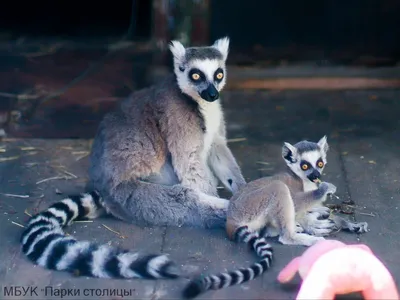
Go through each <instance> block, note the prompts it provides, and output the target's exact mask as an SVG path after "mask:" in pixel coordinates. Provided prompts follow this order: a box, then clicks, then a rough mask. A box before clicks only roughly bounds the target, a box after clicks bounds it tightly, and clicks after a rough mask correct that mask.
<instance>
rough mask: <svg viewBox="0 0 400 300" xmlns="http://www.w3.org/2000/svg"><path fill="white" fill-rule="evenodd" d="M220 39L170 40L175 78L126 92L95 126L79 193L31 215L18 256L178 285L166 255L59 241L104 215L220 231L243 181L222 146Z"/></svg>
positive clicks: (224, 45)
mask: <svg viewBox="0 0 400 300" xmlns="http://www.w3.org/2000/svg"><path fill="white" fill-rule="evenodd" d="M228 48H229V40H228V38H223V39H220V40H218V41H216V42H215V44H214V45H212V46H209V47H199V48H187V49H185V48H184V47H183V45H182V44H180V43H179V42H176V41H174V42H172V43H171V47H170V49H171V52H172V54H173V56H174V65H175V67H174V73H175V74H174V75H173V76H170V77H169V78H167V79H165V80H164V81H163V82H160V83H159V84H158V85H155V86H152V87H150V88H147V89H143V90H139V91H137V92H134V93H133V94H132V95H131V96H130V97H129V98H127V99H126V100H125V101H123V102H122V103H121V104H120V106H119V107H118V108H117V109H116V110H115V111H113V112H110V113H109V114H107V115H106V116H105V118H104V119H103V121H102V122H101V124H100V126H99V129H98V132H97V135H96V137H95V139H94V142H93V148H92V152H91V156H90V159H91V166H90V170H89V175H90V183H89V185H88V186H87V189H88V193H84V194H81V195H74V196H70V197H68V198H66V199H63V200H61V201H60V202H56V203H55V204H53V205H51V206H50V207H49V208H48V209H47V210H44V211H42V212H40V213H38V214H37V215H35V216H33V217H32V218H31V220H30V222H29V224H28V226H27V228H26V229H25V231H24V233H23V234H22V237H21V243H22V250H23V252H24V254H25V255H27V257H28V258H29V259H30V260H31V261H33V262H34V263H37V264H38V265H40V266H43V267H46V268H48V269H52V270H59V271H61V270H62V271H68V272H72V273H74V274H76V275H84V276H93V277H102V278H125V279H127V278H146V279H159V278H177V277H179V276H180V275H179V270H178V269H177V268H176V266H175V265H174V264H173V262H172V261H171V260H170V259H169V258H168V257H167V256H166V255H160V254H141V253H137V252H134V251H128V250H125V249H118V248H115V247H111V246H108V245H97V244H95V243H92V242H89V241H77V240H76V239H75V238H73V237H70V236H66V235H65V234H64V232H63V227H65V226H68V225H69V224H70V223H71V222H73V221H75V220H79V219H83V218H91V219H93V218H97V217H98V216H100V215H101V214H102V213H104V211H108V212H109V213H112V214H113V215H114V216H116V217H119V218H121V219H123V220H125V221H128V222H132V223H136V224H138V225H170V226H182V225H188V226H198V227H218V226H219V227H223V226H224V224H225V220H226V211H227V208H228V204H229V201H228V200H226V199H221V198H218V195H217V183H218V179H219V180H221V182H222V183H223V184H224V185H225V186H226V187H227V188H228V189H229V190H230V191H232V192H236V191H237V190H238V189H239V188H240V187H242V186H243V185H244V184H245V180H244V179H243V176H242V174H241V171H240V168H239V166H238V164H237V163H236V161H235V159H234V157H233V155H232V153H231V151H230V150H229V148H228V146H227V141H226V131H225V124H224V118H223V114H222V109H221V104H220V100H219V92H220V91H221V90H222V89H223V87H224V85H225V82H226V67H225V61H226V58H227V55H228Z"/></svg>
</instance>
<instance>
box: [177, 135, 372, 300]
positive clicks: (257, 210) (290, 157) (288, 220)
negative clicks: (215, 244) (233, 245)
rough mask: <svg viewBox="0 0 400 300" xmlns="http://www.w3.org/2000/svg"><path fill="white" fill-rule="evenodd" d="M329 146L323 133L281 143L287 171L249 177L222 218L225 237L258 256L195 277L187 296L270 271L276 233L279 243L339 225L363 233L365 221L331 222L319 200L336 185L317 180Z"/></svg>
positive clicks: (308, 240)
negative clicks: (233, 267) (245, 263)
mask: <svg viewBox="0 0 400 300" xmlns="http://www.w3.org/2000/svg"><path fill="white" fill-rule="evenodd" d="M328 149H329V146H328V142H327V139H326V136H324V137H323V138H322V139H320V140H319V141H318V143H314V142H309V141H301V142H298V143H297V144H295V145H294V146H293V145H291V144H289V143H284V145H283V148H282V157H283V159H284V160H285V162H286V164H287V170H286V171H285V172H282V173H278V174H277V175H274V176H271V177H264V178H260V179H257V180H254V181H251V182H249V183H248V184H247V185H245V186H244V187H243V188H242V189H241V190H239V191H238V192H237V193H235V194H234V195H233V196H232V198H231V202H232V203H231V205H230V207H229V209H228V214H227V222H226V231H227V234H228V237H229V238H230V239H231V240H237V241H241V242H245V243H247V244H248V245H249V246H250V247H251V248H252V249H254V250H255V252H256V254H257V255H258V256H259V257H260V258H261V260H260V261H259V262H257V263H255V264H253V265H252V266H250V267H249V268H242V269H239V270H236V271H231V272H228V273H221V274H218V275H209V276H205V277H200V278H195V279H194V280H192V281H191V282H190V283H189V285H188V286H187V287H186V288H185V290H184V292H183V295H184V297H185V298H194V297H196V296H198V295H199V294H201V293H203V292H206V291H207V290H211V289H214V290H216V289H221V288H224V287H227V286H231V285H236V284H241V283H243V282H246V281H249V280H252V279H254V278H256V277H257V276H260V275H261V274H263V273H264V272H265V271H266V270H268V269H269V266H270V264H271V261H272V252H273V251H272V248H271V246H270V245H269V244H267V242H266V240H265V238H266V237H273V236H278V235H279V241H280V242H281V243H282V244H291V245H304V246H311V245H313V244H314V243H316V242H317V241H319V240H323V239H324V237H322V235H327V234H329V233H331V232H332V231H333V230H335V229H336V228H337V226H346V228H348V229H350V230H351V228H353V229H354V232H365V231H364V230H366V228H367V224H366V223H365V222H362V223H352V222H350V221H348V220H345V219H343V218H341V217H339V216H336V219H334V220H333V221H332V220H329V219H327V217H329V213H328V214H327V215H326V211H327V210H328V211H329V209H328V208H325V207H323V203H324V202H325V200H326V197H327V195H328V194H334V193H335V192H336V187H335V186H334V185H333V184H331V183H327V182H321V183H320V184H319V185H318V183H317V182H320V178H321V174H322V171H323V170H324V168H325V165H326V163H327V158H326V154H327V151H328ZM321 217H322V218H323V219H320V218H321ZM296 222H298V223H297V224H296ZM338 222H339V223H338ZM299 224H300V225H299ZM302 226H304V227H302ZM260 235H261V236H260ZM313 235H317V236H313Z"/></svg>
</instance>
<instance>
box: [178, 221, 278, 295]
mask: <svg viewBox="0 0 400 300" xmlns="http://www.w3.org/2000/svg"><path fill="white" fill-rule="evenodd" d="M235 236H236V240H237V241H240V242H245V243H246V244H248V245H249V246H250V247H251V248H252V249H253V250H254V251H255V252H256V253H257V255H258V256H259V257H261V260H260V261H258V262H257V263H254V264H252V265H251V266H250V267H248V268H241V269H238V270H236V271H230V272H226V273H220V274H218V275H208V276H205V277H204V276H199V277H197V278H195V279H193V280H192V281H190V282H189V284H188V285H187V286H186V287H185V289H184V291H183V297H184V298H186V299H191V298H195V297H197V296H199V295H200V294H202V293H204V292H206V291H208V290H219V289H223V288H226V287H228V286H232V285H238V284H241V283H243V282H246V281H250V280H253V279H254V278H256V277H258V276H260V275H261V274H263V273H264V272H265V271H267V270H268V269H269V267H270V265H271V262H272V253H273V250H272V247H271V246H270V245H269V244H268V243H267V241H266V240H265V238H263V237H259V235H258V233H256V232H251V231H249V229H248V227H247V226H242V227H240V228H238V229H237V230H236V233H235Z"/></svg>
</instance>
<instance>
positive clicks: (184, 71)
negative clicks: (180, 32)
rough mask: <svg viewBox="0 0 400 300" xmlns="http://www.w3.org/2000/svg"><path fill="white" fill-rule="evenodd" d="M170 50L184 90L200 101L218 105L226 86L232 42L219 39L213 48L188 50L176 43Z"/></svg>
mask: <svg viewBox="0 0 400 300" xmlns="http://www.w3.org/2000/svg"><path fill="white" fill-rule="evenodd" d="M170 50H171V52H172V55H173V57H174V72H175V75H176V77H177V81H178V85H179V88H180V89H181V91H182V92H183V93H185V94H187V95H189V96H191V97H192V98H193V99H194V100H196V101H197V102H202V101H203V100H204V101H207V102H214V101H215V100H218V99H219V93H220V91H221V90H222V89H223V87H224V86H225V83H226V67H225V62H226V59H227V57H228V51H229V39H228V38H222V39H219V40H217V41H216V42H215V43H214V44H213V45H212V46H210V47H191V48H185V47H184V46H183V45H182V44H181V43H180V42H178V41H172V42H171V45H170Z"/></svg>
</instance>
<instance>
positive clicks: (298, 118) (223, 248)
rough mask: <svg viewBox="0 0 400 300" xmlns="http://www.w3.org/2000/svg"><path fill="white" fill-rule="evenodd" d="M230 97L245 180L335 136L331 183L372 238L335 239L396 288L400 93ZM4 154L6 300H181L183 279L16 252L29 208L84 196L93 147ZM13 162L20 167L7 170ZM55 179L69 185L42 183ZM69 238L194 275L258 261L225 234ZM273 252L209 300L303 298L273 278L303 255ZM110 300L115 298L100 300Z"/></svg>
mask: <svg viewBox="0 0 400 300" xmlns="http://www.w3.org/2000/svg"><path fill="white" fill-rule="evenodd" d="M224 97H225V98H224V107H225V108H226V117H227V121H228V129H229V138H232V139H234V138H245V140H242V141H238V142H232V143H230V146H231V148H232V151H233V152H234V155H235V156H236V157H237V159H238V161H239V163H240V165H241V167H242V169H243V173H244V175H245V177H246V178H247V180H252V179H255V178H258V177H260V176H267V175H269V174H271V173H272V172H273V171H274V170H275V169H276V168H277V167H278V166H279V165H280V164H281V163H282V161H281V158H280V149H281V145H282V143H283V141H288V142H291V143H295V142H297V141H298V140H299V139H302V138H307V139H311V140H318V139H319V138H320V137H322V136H323V135H324V134H327V135H328V142H329V143H330V145H331V151H330V152H329V154H328V165H327V168H326V177H325V179H326V180H327V181H331V182H333V183H335V184H336V185H337V187H338V192H337V194H338V195H339V196H340V198H341V199H342V200H352V201H354V203H355V205H354V207H355V216H351V217H355V218H356V219H357V220H358V221H367V222H369V225H370V229H371V231H370V232H368V233H366V234H364V235H362V236H360V237H358V236H357V235H351V234H347V233H344V232H340V233H338V234H336V235H335V236H334V237H333V238H337V239H340V240H343V241H347V242H357V241H361V242H363V243H366V244H367V245H369V246H370V247H371V248H372V249H373V250H374V251H375V252H376V254H377V255H378V256H379V257H380V258H381V259H382V260H383V261H384V263H385V264H386V265H387V266H388V267H389V269H390V270H391V271H392V273H393V275H394V277H395V279H396V281H397V283H398V284H399V283H400V267H399V264H398V261H399V255H398V251H397V249H399V248H400V238H399V237H400V218H399V217H400V215H399V214H400V209H399V207H400V202H399V188H400V176H399V170H400V155H399V150H400V146H399V144H398V141H399V136H400V134H399V133H400V131H399V126H398V125H399V119H398V117H397V116H398V115H399V112H400V104H399V103H398V101H397V102H396V100H398V99H400V91H379V92H374V91H368V92H364V91H352V92H329V93H328V92H271V93H269V92H229V93H226V94H225V95H224ZM27 147H31V148H27ZM0 148H1V149H3V148H4V149H5V150H3V151H5V152H0V193H2V194H0V236H1V243H0V258H1V260H0V285H1V286H2V287H1V288H2V290H1V293H0V299H44V298H46V299H60V296H55V295H53V297H51V296H52V295H51V294H49V293H48V294H47V297H46V295H45V294H44V289H45V288H46V286H49V287H52V288H53V291H56V290H57V289H78V290H79V291H80V293H81V294H80V296H79V297H75V298H76V299H98V298H99V297H96V296H95V295H94V296H93V297H90V296H82V293H83V290H84V289H85V288H86V289H91V288H93V289H97V288H100V289H109V290H111V289H124V290H125V291H127V292H128V291H130V289H131V295H132V296H131V297H127V298H124V299H177V298H179V294H180V292H181V290H182V288H183V287H184V285H185V284H186V282H187V281H186V280H185V279H182V280H178V281H160V282H157V283H155V282H151V281H139V280H131V281H121V280H100V279H86V278H74V277H72V276H70V275H69V274H65V273H60V272H51V271H47V270H44V269H42V268H39V267H35V266H33V265H32V264H31V263H30V262H28V261H27V260H26V259H25V258H24V257H23V256H22V255H21V253H20V250H19V244H18V241H19V236H20V234H21V232H22V228H20V227H19V226H18V225H16V224H14V223H12V222H16V223H18V224H21V225H24V224H25V222H26V221H27V219H28V217H27V216H26V215H25V214H24V211H25V209H27V210H28V211H29V212H31V213H32V212H35V211H37V209H43V208H45V207H46V206H48V205H49V204H50V203H52V202H53V201H57V200H59V199H62V197H63V196H64V195H65V194H68V193H74V192H79V191H81V190H82V189H83V186H84V182H85V179H86V170H87V157H84V156H85V154H87V151H89V149H90V144H89V141H88V140H33V139H24V140H22V139H21V140H10V141H4V142H1V143H0ZM7 157H8V158H13V157H14V158H15V159H13V160H9V161H3V160H4V158H7ZM69 173H71V174H73V175H74V176H75V177H77V178H75V177H74V176H71V174H69ZM55 176H61V177H64V178H60V179H53V180H48V181H45V182H42V183H38V184H37V182H38V181H40V180H43V179H46V178H50V177H55ZM65 177H68V179H65ZM71 177H72V178H71ZM59 192H62V193H63V194H58V193H59ZM4 194H15V195H27V196H29V197H25V198H21V197H15V196H7V195H4ZM222 194H224V195H226V193H225V192H222ZM336 201H337V200H336ZM103 224H104V225H106V226H108V227H109V228H111V229H113V230H115V231H117V232H119V233H120V234H121V235H123V236H124V237H125V238H124V237H121V236H120V235H118V234H116V233H114V232H111V231H109V230H108V229H106V228H105V227H104V226H103ZM67 231H68V232H69V233H70V234H74V235H75V236H77V237H78V238H79V239H91V240H95V241H97V242H102V243H110V244H112V245H121V246H124V247H127V248H136V249H142V250H143V251H153V252H154V251H155V252H159V251H162V252H165V253H169V254H170V255H171V257H172V258H174V259H175V260H176V261H178V262H179V264H181V265H182V267H183V268H184V269H185V270H187V271H189V272H206V273H208V272H212V271H219V270H224V269H231V268H234V267H242V266H246V265H248V264H249V263H251V262H252V261H253V260H254V256H253V255H251V253H249V252H248V251H247V250H246V249H245V248H244V247H243V246H241V245H235V244H233V243H231V242H230V241H228V240H227V239H226V238H225V234H224V232H223V231H222V230H221V231H219V230H213V231H205V230H196V229H190V228H139V227H136V226H133V225H131V224H125V223H123V222H121V221H118V220H115V219H112V218H106V219H98V220H95V221H94V222H92V223H75V224H73V225H72V226H71V227H70V228H68V229H67ZM272 243H273V246H274V247H275V249H276V250H275V253H276V256H275V257H276V258H275V262H274V266H273V268H272V269H271V270H270V271H269V272H267V273H266V274H265V275H264V276H263V278H259V279H258V280H254V281H252V282H250V283H248V284H244V285H242V286H236V287H231V288H227V289H225V290H222V291H217V292H210V293H207V294H205V295H204V296H203V299H293V297H294V296H295V294H296V290H284V289H283V288H282V287H280V286H279V285H278V284H277V283H276V275H277V274H278V272H279V271H280V269H281V268H282V267H283V266H284V265H285V264H286V263H287V262H288V261H289V260H290V259H291V258H292V257H294V256H296V255H299V254H300V253H301V252H302V251H303V250H304V248H302V247H296V246H282V245H279V244H277V243H276V242H274V241H272ZM12 285H19V286H24V287H26V286H34V287H37V290H36V291H37V293H38V296H35V295H32V297H30V294H29V293H28V294H27V295H25V297H23V296H20V297H14V298H12V297H6V296H5V294H4V291H5V290H4V287H10V286H12ZM42 289H43V290H42ZM47 291H49V289H48V290H47ZM100 298H101V297H100ZM111 298H113V299H118V297H104V298H103V299H111ZM63 299H74V297H68V296H66V297H64V298H63Z"/></svg>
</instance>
